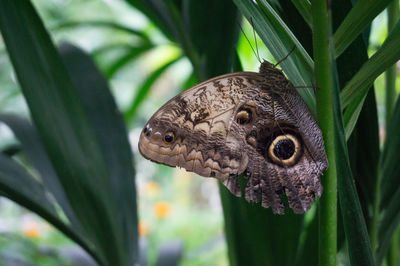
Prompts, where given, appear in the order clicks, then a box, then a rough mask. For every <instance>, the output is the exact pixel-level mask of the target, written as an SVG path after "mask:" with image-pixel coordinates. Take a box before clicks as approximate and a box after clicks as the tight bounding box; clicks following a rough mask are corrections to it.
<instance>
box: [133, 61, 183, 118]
mask: <svg viewBox="0 0 400 266" xmlns="http://www.w3.org/2000/svg"><path fill="white" fill-rule="evenodd" d="M179 59H180V58H175V59H173V60H172V61H170V62H168V63H166V64H165V65H163V66H161V67H160V68H158V69H157V70H155V71H154V72H153V73H152V74H151V75H150V76H149V77H148V78H147V79H146V81H145V82H144V83H143V85H142V86H140V88H139V89H138V92H137V93H136V95H135V96H134V98H133V100H132V103H131V105H130V107H129V109H128V110H127V111H126V112H125V121H126V122H127V123H128V124H129V123H130V122H132V120H133V118H134V116H135V114H136V110H137V109H138V107H139V106H140V104H141V103H142V102H143V100H144V99H145V97H146V96H147V94H148V93H149V91H150V89H151V87H152V85H153V84H154V82H156V81H157V79H158V78H159V77H160V76H161V75H162V74H163V73H164V72H165V70H166V69H168V68H169V67H170V66H171V65H173V64H174V63H175V62H177V61H178V60H179Z"/></svg>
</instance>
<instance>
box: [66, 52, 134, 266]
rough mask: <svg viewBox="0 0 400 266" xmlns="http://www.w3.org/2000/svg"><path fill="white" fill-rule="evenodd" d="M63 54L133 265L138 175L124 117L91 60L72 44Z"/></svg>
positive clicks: (125, 249) (124, 251) (124, 245)
mask: <svg viewBox="0 0 400 266" xmlns="http://www.w3.org/2000/svg"><path fill="white" fill-rule="evenodd" d="M60 53H61V55H62V58H63V61H64V63H65V65H66V67H67V70H68V72H69V74H70V76H71V78H72V82H73V84H74V85H75V87H76V88H77V89H78V93H79V96H80V99H81V100H82V104H83V107H84V108H85V111H86V113H87V114H88V118H89V122H90V123H91V126H92V128H93V129H94V132H95V136H96V138H97V141H98V142H99V144H100V148H101V152H102V155H103V157H104V161H105V164H106V167H107V170H108V171H107V172H108V174H109V179H110V183H111V192H112V197H113V199H115V204H116V205H115V208H116V209H115V211H116V212H117V216H116V217H114V219H116V220H117V221H118V226H119V227H120V230H121V231H122V232H121V233H122V238H123V245H122V246H119V247H118V248H119V249H121V251H123V253H124V256H125V258H124V260H125V261H128V265H133V264H134V263H135V261H136V260H137V258H138V235H137V210H136V191H135V183H134V181H135V172H134V169H133V164H132V162H133V158H132V153H131V149H130V145H129V142H128V136H127V133H126V128H125V125H124V122H123V119H122V116H121V114H120V113H119V112H118V107H117V106H116V104H115V102H114V99H113V97H112V95H111V93H110V90H109V88H108V85H107V81H106V80H105V78H104V77H103V76H102V75H101V74H100V72H99V70H98V69H97V68H96V66H95V65H94V64H93V61H92V60H91V58H90V57H89V56H88V55H86V54H85V53H84V52H82V51H81V50H79V49H78V48H76V47H74V46H72V45H69V44H64V45H62V46H61V47H60Z"/></svg>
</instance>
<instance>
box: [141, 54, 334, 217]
mask: <svg viewBox="0 0 400 266" xmlns="http://www.w3.org/2000/svg"><path fill="white" fill-rule="evenodd" d="M139 151H140V152H141V154H142V155H143V156H144V157H145V158H147V159H150V160H152V161H155V162H157V163H162V164H166V165H169V166H172V167H175V166H178V167H183V168H185V169H186V170H188V171H193V172H195V173H197V174H199V175H202V176H205V177H215V178H217V179H220V180H221V181H222V182H223V184H224V185H225V186H226V187H227V188H228V189H229V190H230V191H231V192H232V193H233V194H235V195H237V196H240V195H241V190H240V186H239V178H238V176H239V175H240V174H242V173H244V172H246V173H247V178H248V182H247V185H246V189H245V198H246V200H247V201H250V202H260V201H261V204H262V206H263V207H266V208H267V207H271V208H272V211H273V212H274V213H279V214H283V213H284V203H283V200H282V195H283V194H286V196H287V198H288V202H289V207H291V208H292V209H293V210H294V212H295V213H303V212H305V211H306V210H308V209H309V208H310V206H311V203H312V202H313V201H314V200H315V196H320V195H321V193H322V186H321V184H320V181H319V176H320V175H321V173H322V171H323V170H324V169H326V167H327V160H326V155H325V151H324V144H323V139H322V136H321V131H320V130H319V128H318V126H317V124H316V122H315V121H314V119H313V117H312V115H311V114H310V112H309V111H308V109H307V107H306V105H305V103H304V102H303V100H302V99H301V97H300V96H299V95H298V94H297V92H296V90H295V88H294V87H293V85H292V84H291V83H290V82H289V81H288V80H287V79H286V77H285V76H284V75H283V73H282V72H281V71H280V70H279V69H277V68H275V67H274V66H273V65H271V64H270V63H268V62H264V63H263V64H262V65H261V68H260V72H259V73H255V72H238V73H231V74H226V75H223V76H219V77H216V78H213V79H210V80H208V81H205V82H203V83H200V84H198V85H196V86H195V87H193V88H191V89H189V90H186V91H184V92H183V93H181V94H179V95H177V96H176V97H174V98H173V99H171V100H170V101H169V102H167V103H166V104H165V105H164V106H163V107H161V108H160V109H159V110H158V111H157V112H156V113H155V114H154V115H153V116H152V118H150V120H149V122H148V123H147V124H146V126H145V127H144V129H143V131H142V133H141V136H140V140H139Z"/></svg>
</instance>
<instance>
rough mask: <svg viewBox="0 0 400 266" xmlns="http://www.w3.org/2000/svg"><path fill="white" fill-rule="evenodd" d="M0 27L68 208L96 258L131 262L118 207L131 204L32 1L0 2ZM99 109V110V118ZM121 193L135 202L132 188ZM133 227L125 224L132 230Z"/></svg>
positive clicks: (105, 261)
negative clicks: (117, 190)
mask: <svg viewBox="0 0 400 266" xmlns="http://www.w3.org/2000/svg"><path fill="white" fill-rule="evenodd" d="M0 28H1V31H2V34H3V38H4V41H5V43H6V47H7V50H8V53H9V56H10V59H11V61H12V63H13V66H14V69H15V72H16V75H17V78H18V81H19V83H20V85H21V88H22V91H23V93H24V96H25V98H26V101H27V103H28V106H29V108H30V111H31V116H32V119H33V121H34V123H35V126H36V128H37V130H38V132H39V135H40V137H41V139H42V141H43V144H44V146H45V149H46V151H47V153H48V155H49V158H50V159H51V162H52V164H53V166H54V168H55V170H56V172H57V175H58V176H59V178H60V181H61V184H62V185H63V187H64V189H65V192H66V195H67V197H68V199H69V201H70V203H71V206H72V208H73V209H74V211H75V214H76V216H77V217H78V219H79V221H80V222H81V224H82V227H83V229H84V230H85V232H86V233H87V236H88V237H89V238H90V240H91V242H92V243H93V245H94V246H95V249H96V251H97V252H98V253H97V254H98V257H97V258H96V259H97V260H99V263H102V264H106V265H116V264H117V265H128V264H132V262H131V259H130V258H131V256H132V255H136V252H135V250H133V249H129V248H132V246H130V245H128V246H125V241H124V239H125V237H127V235H126V234H125V233H126V232H125V228H124V227H125V226H124V224H121V223H120V222H121V220H120V218H121V214H120V209H124V210H125V209H126V206H127V205H129V207H131V208H133V209H134V208H135V201H130V202H127V201H125V202H122V203H121V202H117V201H116V199H115V198H114V195H113V194H114V193H113V192H114V189H115V187H116V185H115V183H116V182H117V183H118V182H119V180H118V181H115V179H112V178H111V177H112V175H111V174H112V173H110V172H109V171H110V169H109V167H108V165H107V164H106V157H105V156H104V154H103V147H101V146H100V144H99V139H98V138H97V136H96V135H95V133H94V130H95V128H93V125H92V124H90V123H89V118H88V115H87V113H86V111H85V110H84V107H83V105H82V103H81V99H80V95H79V93H78V91H77V89H76V88H75V87H74V86H73V84H72V82H71V80H70V78H69V76H68V73H67V71H66V69H65V67H64V65H63V64H62V62H61V60H60V57H59V55H58V53H57V51H56V49H55V48H54V46H53V44H52V42H51V40H50V38H49V36H48V34H47V32H46V31H45V29H44V27H43V24H42V22H41V21H40V19H39V17H38V16H37V14H36V12H35V10H34V9H33V7H32V5H31V3H30V2H29V1H25V0H24V1H0ZM82 74H83V73H82ZM101 111H102V108H101V107H100V106H99V108H98V110H97V112H99V116H101ZM114 111H115V110H114ZM124 163H127V162H126V161H125V162H124ZM129 163H131V162H130V161H129V162H128V165H129ZM130 177H131V175H130V176H126V178H130ZM130 182H133V180H130ZM125 189H127V190H130V191H131V193H132V194H131V195H130V196H131V197H132V198H134V187H133V186H126V187H125ZM125 196H126V195H125V193H121V197H125ZM121 205H122V207H121ZM132 212H134V210H133V211H132ZM128 222H131V221H130V220H127V221H126V223H128ZM135 225H136V224H135V223H130V224H129V226H133V227H134V229H133V230H136V228H135ZM128 249H129V250H128Z"/></svg>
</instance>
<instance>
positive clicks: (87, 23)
mask: <svg viewBox="0 0 400 266" xmlns="http://www.w3.org/2000/svg"><path fill="white" fill-rule="evenodd" d="M78 27H101V28H109V29H113V30H118V31H122V32H125V33H128V34H131V35H135V36H137V37H139V39H140V40H141V41H143V42H145V43H146V44H150V39H149V37H148V36H147V35H146V34H145V33H144V32H143V31H138V30H135V29H132V28H130V27H128V26H125V25H122V24H119V23H115V22H113V21H102V20H92V21H69V22H64V23H62V24H59V25H57V26H55V27H54V28H53V29H52V30H64V29H70V28H78Z"/></svg>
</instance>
